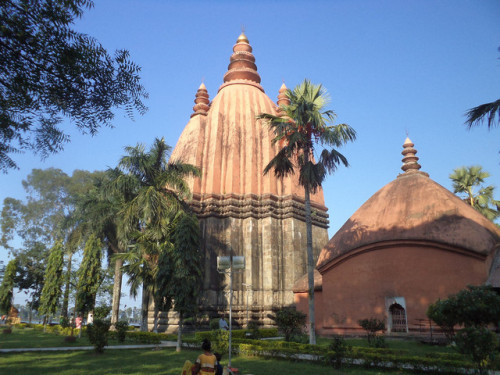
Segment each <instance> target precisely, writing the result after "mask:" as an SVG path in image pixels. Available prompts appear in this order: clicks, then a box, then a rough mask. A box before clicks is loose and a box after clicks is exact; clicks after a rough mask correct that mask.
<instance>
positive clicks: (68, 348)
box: [0, 341, 177, 353]
mask: <svg viewBox="0 0 500 375" xmlns="http://www.w3.org/2000/svg"><path fill="white" fill-rule="evenodd" d="M176 346H177V342H176V341H161V342H160V343H159V344H150V345H110V346H105V347H104V348H105V349H148V348H172V347H173V348H175V347H176ZM71 350H94V347H93V346H58V347H55V348H14V349H0V353H23V352H55V351H71Z"/></svg>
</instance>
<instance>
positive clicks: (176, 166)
mask: <svg viewBox="0 0 500 375" xmlns="http://www.w3.org/2000/svg"><path fill="white" fill-rule="evenodd" d="M170 149H171V148H170V146H168V145H167V144H166V143H165V140H164V139H163V138H162V139H158V138H157V139H155V141H154V143H153V145H152V147H151V149H150V150H149V151H148V152H146V151H145V148H144V146H143V145H140V144H139V145H137V146H136V147H126V148H125V150H126V152H127V154H128V155H126V156H124V157H122V158H121V160H120V162H119V164H118V168H116V169H114V170H111V171H110V172H109V173H111V174H112V175H113V177H112V179H113V183H112V184H111V185H110V186H111V187H112V189H111V190H112V193H113V194H118V193H119V194H121V196H122V197H123V201H124V203H123V208H122V210H121V211H120V216H121V217H122V218H123V222H122V225H123V232H124V236H125V237H126V238H127V239H128V240H130V241H132V247H133V248H132V249H131V251H130V252H128V254H125V255H123V256H122V257H123V258H124V260H126V261H127V262H128V264H127V265H126V266H124V270H125V272H127V273H128V275H129V277H130V279H129V283H130V284H131V292H132V294H135V293H136V290H137V287H138V285H139V284H140V283H141V282H142V285H143V300H142V311H143V313H142V315H143V316H142V323H141V329H142V330H147V305H148V298H149V295H150V294H152V293H153V292H154V278H155V271H154V269H155V267H156V262H157V261H158V257H159V255H160V253H161V252H162V251H163V250H164V248H165V246H166V244H168V242H169V241H170V239H169V233H170V232H171V218H172V217H174V216H175V213H176V212H177V211H178V210H179V209H181V208H182V209H187V205H186V204H185V203H184V201H183V199H184V198H188V197H189V195H190V191H189V188H188V185H187V183H186V181H185V178H186V177H190V176H198V175H199V170H198V168H196V167H195V166H193V165H190V164H184V163H181V162H177V161H168V162H167V160H168V156H169V153H170Z"/></svg>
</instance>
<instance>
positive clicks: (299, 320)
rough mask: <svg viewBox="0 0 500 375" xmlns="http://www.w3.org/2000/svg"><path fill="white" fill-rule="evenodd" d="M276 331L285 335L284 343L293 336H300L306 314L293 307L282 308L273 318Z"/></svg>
mask: <svg viewBox="0 0 500 375" xmlns="http://www.w3.org/2000/svg"><path fill="white" fill-rule="evenodd" d="M274 321H275V322H276V324H277V326H278V329H279V330H280V332H282V333H283V334H284V335H285V341H290V339H291V338H292V336H293V335H300V334H301V333H302V329H303V328H304V325H305V324H306V314H304V313H302V312H300V311H297V310H296V309H295V307H284V308H282V309H281V310H279V311H277V312H276V316H275V317H274Z"/></svg>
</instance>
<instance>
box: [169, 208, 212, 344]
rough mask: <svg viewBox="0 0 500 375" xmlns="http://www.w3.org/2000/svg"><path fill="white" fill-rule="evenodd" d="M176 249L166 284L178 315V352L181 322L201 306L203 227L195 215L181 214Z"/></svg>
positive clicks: (176, 227) (174, 249)
mask: <svg viewBox="0 0 500 375" xmlns="http://www.w3.org/2000/svg"><path fill="white" fill-rule="evenodd" d="M173 239H174V247H173V249H172V252H171V254H169V255H170V257H169V259H168V261H170V264H171V266H173V275H172V276H173V277H171V278H170V279H169V281H170V282H169V283H168V284H167V286H168V290H169V292H170V294H171V295H172V297H173V299H174V301H175V303H174V309H175V311H177V312H178V313H179V329H178V331H177V351H180V350H181V347H182V342H181V339H182V323H183V319H184V318H185V317H186V316H188V315H189V316H193V314H194V313H195V312H196V310H197V308H198V305H197V300H198V295H199V291H200V290H201V283H202V265H201V260H202V257H203V256H202V254H201V250H200V226H199V223H198V218H197V217H196V216H195V215H194V214H192V213H186V212H182V213H181V216H180V219H179V221H178V222H177V224H176V225H175V228H174V233H173Z"/></svg>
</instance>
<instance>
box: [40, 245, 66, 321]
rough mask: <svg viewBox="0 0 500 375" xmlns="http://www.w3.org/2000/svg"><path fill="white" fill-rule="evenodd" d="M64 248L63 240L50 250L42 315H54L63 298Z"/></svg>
mask: <svg viewBox="0 0 500 375" xmlns="http://www.w3.org/2000/svg"><path fill="white" fill-rule="evenodd" d="M63 263H64V249H63V244H62V242H61V241H57V242H56V243H55V245H54V246H53V247H52V249H51V250H50V255H49V260H48V262H47V268H46V269H45V277H44V284H43V289H42V295H41V298H40V307H39V308H38V312H39V313H40V314H41V315H45V316H46V318H47V317H48V316H51V315H52V316H53V315H54V314H55V313H56V310H57V307H58V305H59V300H60V298H61V287H62V283H63V278H62V274H63ZM45 324H47V319H45ZM44 328H45V327H44Z"/></svg>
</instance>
